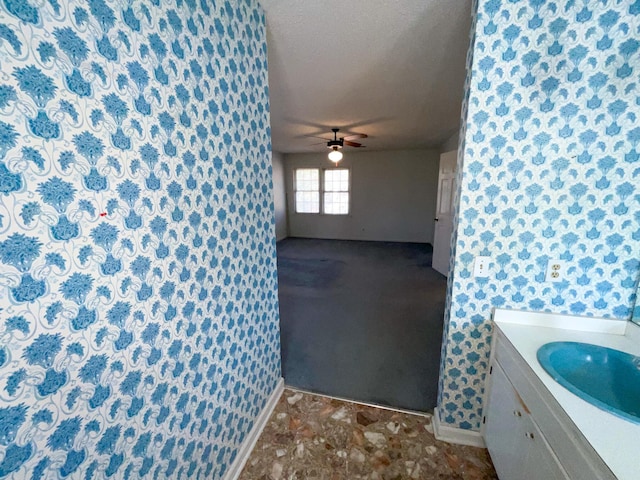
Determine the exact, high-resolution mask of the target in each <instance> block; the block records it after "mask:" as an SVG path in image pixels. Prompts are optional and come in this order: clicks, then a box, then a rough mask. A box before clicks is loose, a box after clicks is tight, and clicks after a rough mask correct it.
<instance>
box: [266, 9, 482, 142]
mask: <svg viewBox="0 0 640 480" xmlns="http://www.w3.org/2000/svg"><path fill="white" fill-rule="evenodd" d="M260 3H261V4H262V6H263V8H264V10H265V14H266V18H267V28H268V36H267V39H268V48H269V88H270V97H271V102H270V103H271V130H272V142H273V149H274V150H276V151H280V152H285V153H291V152H312V151H323V148H324V149H326V146H323V145H316V146H311V145H312V144H313V143H316V142H322V140H321V139H316V138H313V137H310V136H308V135H319V136H324V137H328V136H329V135H330V134H331V132H330V129H331V128H332V127H340V128H341V129H342V131H349V132H362V133H366V134H368V135H369V138H367V139H366V140H364V141H363V143H364V144H365V145H366V146H367V150H392V149H405V148H407V149H413V148H425V147H435V146H438V145H439V144H440V143H442V142H443V141H444V140H446V139H447V138H448V137H449V136H450V135H451V134H453V133H454V132H455V131H456V130H457V129H458V124H459V116H460V104H461V101H462V91H463V83H464V75H465V56H466V53H467V48H468V45H469V29H470V21H471V14H470V11H471V0H348V1H345V0H323V1H318V0H260ZM342 131H341V133H342ZM347 148H348V147H347Z"/></svg>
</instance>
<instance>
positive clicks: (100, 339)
mask: <svg viewBox="0 0 640 480" xmlns="http://www.w3.org/2000/svg"><path fill="white" fill-rule="evenodd" d="M265 42H266V33H265V22H264V16H263V13H262V10H261V8H260V7H259V6H258V4H257V2H256V1H255V0H238V1H235V0H227V1H219V0H218V1H216V0H197V1H196V0H176V1H174V2H164V1H162V2H160V0H149V1H111V0H70V1H65V2H61V1H58V0H47V1H46V2H45V1H38V2H33V1H26V0H2V1H1V2H0V308H1V310H0V478H14V479H32V480H39V479H49V478H65V477H70V478H78V479H80V478H81V479H84V480H90V479H98V478H118V479H120V478H124V479H126V478H143V477H144V478H202V479H204V478H208V479H210V478H221V477H222V476H223V474H224V472H225V471H226V469H227V468H228V467H229V465H230V463H231V462H232V461H233V459H234V458H235V455H236V452H237V449H238V446H239V445H240V444H241V443H242V441H243V439H244V437H245V435H246V434H247V432H248V431H249V430H250V429H251V427H252V425H253V422H254V420H255V419H256V416H257V415H258V414H259V413H260V411H261V409H262V408H263V406H264V404H265V402H266V399H267V397H268V396H269V395H270V394H271V392H272V391H273V389H274V388H275V386H276V383H277V381H278V379H279V377H280V357H279V331H278V306H277V277H276V262H275V236H274V220H273V205H272V192H271V190H272V185H271V167H270V148H271V147H270V132H269V114H268V111H269V105H268V86H267V70H266V69H267V65H266V43H265Z"/></svg>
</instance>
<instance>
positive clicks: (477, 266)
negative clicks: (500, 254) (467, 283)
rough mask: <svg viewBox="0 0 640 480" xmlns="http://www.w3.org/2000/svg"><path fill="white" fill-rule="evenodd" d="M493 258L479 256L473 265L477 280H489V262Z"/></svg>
mask: <svg viewBox="0 0 640 480" xmlns="http://www.w3.org/2000/svg"><path fill="white" fill-rule="evenodd" d="M490 260H491V257H485V256H482V255H478V256H477V257H476V259H475V262H474V263H473V276H474V277H475V278H487V277H488V276H489V261H490Z"/></svg>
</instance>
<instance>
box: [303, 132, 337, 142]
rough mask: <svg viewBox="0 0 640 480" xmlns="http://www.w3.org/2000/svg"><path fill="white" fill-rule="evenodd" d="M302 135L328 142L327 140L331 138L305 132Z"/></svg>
mask: <svg viewBox="0 0 640 480" xmlns="http://www.w3.org/2000/svg"><path fill="white" fill-rule="evenodd" d="M302 136H303V137H312V138H320V139H322V140H324V141H325V142H328V141H330V140H331V139H330V138H324V137H321V136H320V135H307V134H305V135H302Z"/></svg>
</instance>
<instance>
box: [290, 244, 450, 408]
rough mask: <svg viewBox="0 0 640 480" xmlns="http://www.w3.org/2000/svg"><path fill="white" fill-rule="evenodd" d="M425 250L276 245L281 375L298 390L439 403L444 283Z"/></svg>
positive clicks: (398, 403)
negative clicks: (438, 387)
mask: <svg viewBox="0 0 640 480" xmlns="http://www.w3.org/2000/svg"><path fill="white" fill-rule="evenodd" d="M431 253H432V248H431V246H430V245H428V244H416V243H392V242H359V241H343V240H316V239H301V238H287V239H285V240H282V241H281V242H279V243H278V281H279V292H280V293H279V295H280V324H281V336H282V340H281V342H282V370H283V376H284V379H285V382H286V384H287V385H290V386H292V387H296V388H300V389H304V390H309V391H312V392H317V393H323V394H326V395H333V396H337V397H343V398H348V399H353V400H357V401H362V402H370V403H375V404H380V405H388V406H392V407H396V408H405V409H409V410H418V411H428V410H431V409H433V407H434V406H435V404H436V394H437V386H438V369H439V361H440V344H441V342H442V320H443V312H444V299H445V289H446V278H445V277H444V276H442V275H440V274H439V273H438V272H436V271H435V270H433V269H432V268H431Z"/></svg>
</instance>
